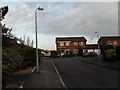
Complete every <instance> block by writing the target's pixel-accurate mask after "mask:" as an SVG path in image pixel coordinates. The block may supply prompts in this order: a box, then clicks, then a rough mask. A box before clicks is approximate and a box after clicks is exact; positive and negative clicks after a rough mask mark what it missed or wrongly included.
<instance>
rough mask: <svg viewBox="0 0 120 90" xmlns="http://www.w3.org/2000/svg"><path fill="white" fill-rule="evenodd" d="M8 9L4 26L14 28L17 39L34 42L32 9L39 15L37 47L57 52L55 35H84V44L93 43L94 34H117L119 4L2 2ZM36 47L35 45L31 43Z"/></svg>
mask: <svg viewBox="0 0 120 90" xmlns="http://www.w3.org/2000/svg"><path fill="white" fill-rule="evenodd" d="M5 5H8V6H9V12H8V13H7V15H6V17H5V20H4V21H3V22H2V23H5V24H6V26H7V27H9V28H13V31H12V33H13V34H15V35H16V36H17V37H23V36H25V37H26V38H27V37H29V38H30V40H34V42H35V22H34V13H35V8H37V7H42V8H44V10H43V11H37V16H38V43H39V44H38V47H39V48H42V49H56V45H55V37H57V36H59V37H60V36H68V37H69V36H70V37H72V36H84V37H85V38H86V39H87V43H91V39H93V40H92V43H96V41H97V35H96V34H95V32H96V31H97V32H99V34H100V36H113V35H118V3H117V2H106V3H105V2H96V3H95V2H45V3H43V2H34V3H33V2H26V3H25V2H11V3H10V2H4V3H1V4H0V6H5ZM34 46H35V44H34Z"/></svg>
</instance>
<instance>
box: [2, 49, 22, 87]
mask: <svg viewBox="0 0 120 90" xmlns="http://www.w3.org/2000/svg"><path fill="white" fill-rule="evenodd" d="M22 60H23V57H22V56H21V55H19V52H18V48H16V47H11V48H6V49H3V52H2V86H3V88H4V86H6V84H7V82H8V81H9V79H10V74H11V73H12V72H15V71H18V70H19V69H20V68H21V63H22Z"/></svg>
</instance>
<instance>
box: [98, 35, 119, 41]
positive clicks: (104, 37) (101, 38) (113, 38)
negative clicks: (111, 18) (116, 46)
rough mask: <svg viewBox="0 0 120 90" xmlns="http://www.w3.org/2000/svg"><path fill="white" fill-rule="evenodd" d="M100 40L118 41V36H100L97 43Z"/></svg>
mask: <svg viewBox="0 0 120 90" xmlns="http://www.w3.org/2000/svg"><path fill="white" fill-rule="evenodd" d="M101 40H120V36H102V37H100V39H99V40H98V42H99V41H101Z"/></svg>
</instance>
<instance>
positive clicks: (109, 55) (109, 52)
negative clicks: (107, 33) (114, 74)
mask: <svg viewBox="0 0 120 90" xmlns="http://www.w3.org/2000/svg"><path fill="white" fill-rule="evenodd" d="M103 59H104V60H105V61H109V62H114V61H120V46H117V47H116V48H114V47H113V46H111V45H108V46H106V47H105V48H104V53H103Z"/></svg>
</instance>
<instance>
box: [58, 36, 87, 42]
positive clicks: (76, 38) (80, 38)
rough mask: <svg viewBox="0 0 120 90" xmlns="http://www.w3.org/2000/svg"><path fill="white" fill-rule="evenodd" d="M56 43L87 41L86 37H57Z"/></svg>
mask: <svg viewBox="0 0 120 90" xmlns="http://www.w3.org/2000/svg"><path fill="white" fill-rule="evenodd" d="M56 41H83V42H86V41H87V40H86V39H85V38H84V37H56Z"/></svg>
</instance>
